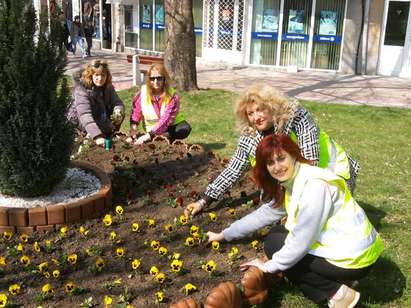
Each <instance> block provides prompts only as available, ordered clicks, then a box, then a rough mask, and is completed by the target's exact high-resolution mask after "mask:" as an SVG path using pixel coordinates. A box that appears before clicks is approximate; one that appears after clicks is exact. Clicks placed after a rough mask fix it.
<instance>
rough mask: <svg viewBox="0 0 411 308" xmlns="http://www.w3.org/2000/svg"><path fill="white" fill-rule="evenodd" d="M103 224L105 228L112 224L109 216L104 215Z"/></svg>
mask: <svg viewBox="0 0 411 308" xmlns="http://www.w3.org/2000/svg"><path fill="white" fill-rule="evenodd" d="M103 223H104V225H105V226H106V227H109V226H111V224H112V223H113V219H112V218H111V215H110V214H106V215H105V216H104V218H103Z"/></svg>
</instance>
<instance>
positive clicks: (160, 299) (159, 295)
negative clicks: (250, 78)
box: [154, 291, 165, 303]
mask: <svg viewBox="0 0 411 308" xmlns="http://www.w3.org/2000/svg"><path fill="white" fill-rule="evenodd" d="M154 295H155V297H156V301H157V302H159V303H162V302H164V299H165V295H164V292H162V291H159V292H156V293H155V294H154Z"/></svg>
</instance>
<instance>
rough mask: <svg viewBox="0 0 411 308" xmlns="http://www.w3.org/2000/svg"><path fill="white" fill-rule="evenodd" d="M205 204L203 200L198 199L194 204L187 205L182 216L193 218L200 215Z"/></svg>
mask: <svg viewBox="0 0 411 308" xmlns="http://www.w3.org/2000/svg"><path fill="white" fill-rule="evenodd" d="M205 203H206V202H205V200H203V199H200V200H197V201H196V202H193V203H190V204H188V205H187V206H186V208H185V210H184V216H185V217H187V218H188V217H189V216H190V215H193V216H194V215H196V214H198V213H200V212H201V211H202V210H203V208H204V206H205Z"/></svg>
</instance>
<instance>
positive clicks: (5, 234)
mask: <svg viewBox="0 0 411 308" xmlns="http://www.w3.org/2000/svg"><path fill="white" fill-rule="evenodd" d="M12 237H13V232H10V231H4V232H3V238H4V239H5V240H6V241H10V240H11V238H12Z"/></svg>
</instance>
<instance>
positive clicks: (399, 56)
mask: <svg viewBox="0 0 411 308" xmlns="http://www.w3.org/2000/svg"><path fill="white" fill-rule="evenodd" d="M409 11H410V2H409V1H387V2H386V5H385V14H384V17H385V18H384V22H385V31H384V34H383V37H382V44H381V50H380V58H379V69H378V72H379V73H380V74H382V75H399V74H400V73H401V71H402V69H403V61H404V59H403V57H404V45H405V43H406V36H407V28H410V27H409V26H408V25H409V23H410V22H409V15H410V12H409ZM408 32H410V30H408ZM408 36H410V34H408ZM405 54H406V53H405ZM405 60H407V59H405Z"/></svg>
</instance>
